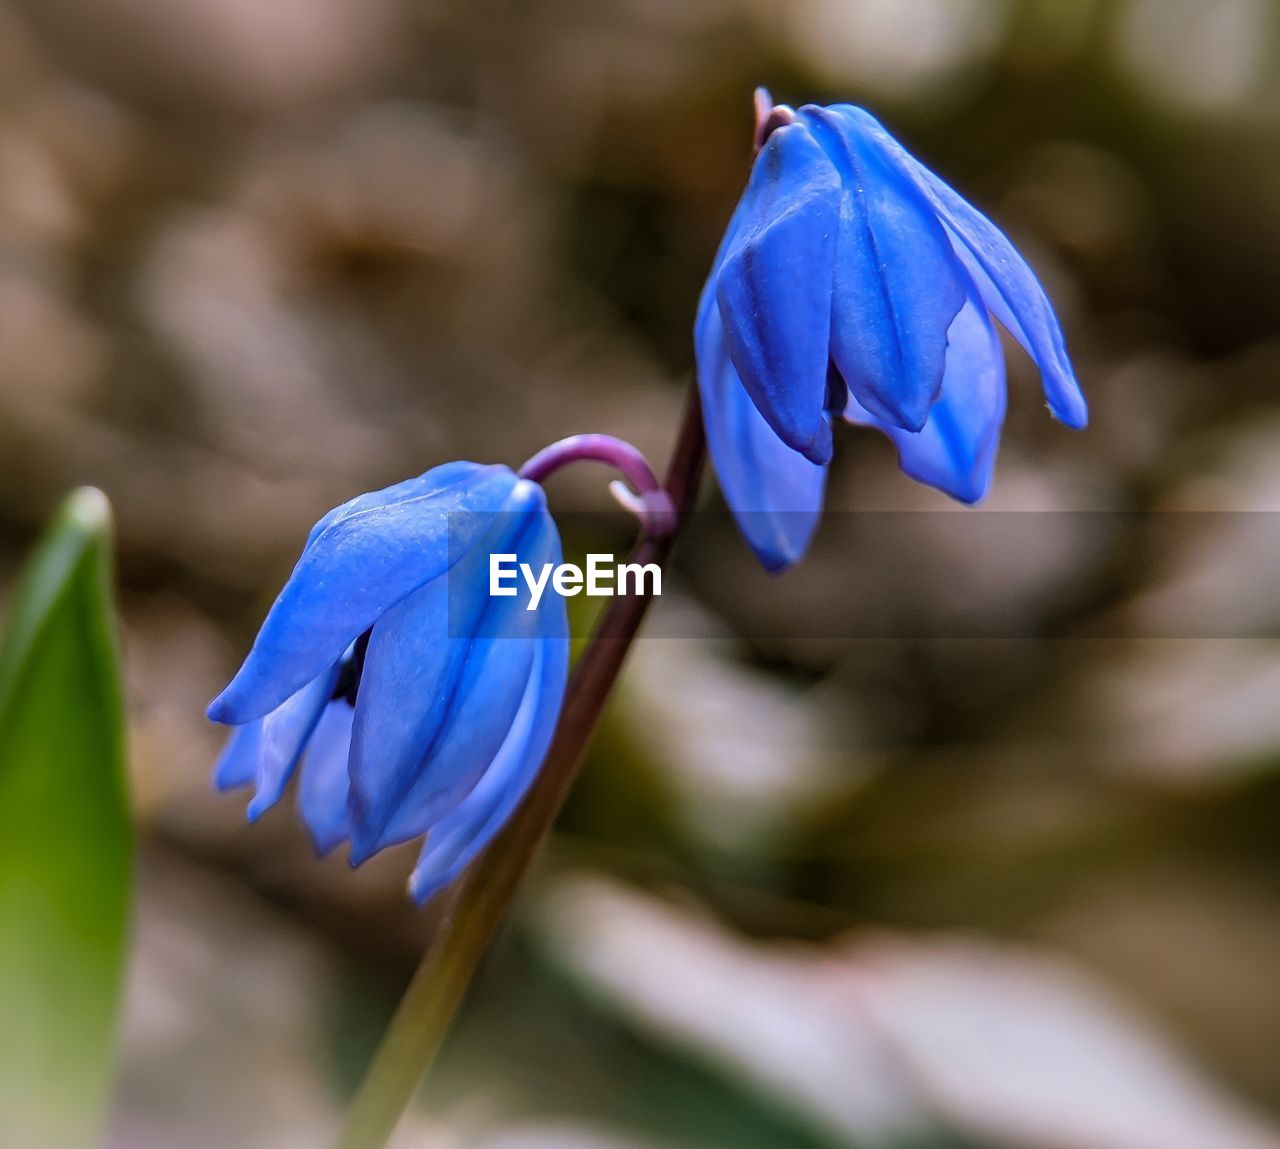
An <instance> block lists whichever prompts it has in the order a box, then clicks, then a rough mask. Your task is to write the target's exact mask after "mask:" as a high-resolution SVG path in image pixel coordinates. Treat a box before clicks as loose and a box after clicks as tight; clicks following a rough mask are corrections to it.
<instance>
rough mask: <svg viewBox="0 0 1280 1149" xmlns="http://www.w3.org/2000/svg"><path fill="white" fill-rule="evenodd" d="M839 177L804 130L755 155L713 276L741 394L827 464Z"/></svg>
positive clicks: (787, 132)
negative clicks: (748, 179)
mask: <svg viewBox="0 0 1280 1149" xmlns="http://www.w3.org/2000/svg"><path fill="white" fill-rule="evenodd" d="M840 201H841V191H840V178H839V175H838V174H837V172H836V170H835V168H834V167H832V165H831V161H830V160H829V159H828V158H827V156H826V154H825V153H824V152H823V150H822V149H821V148H820V147H819V146H818V144H817V142H816V141H815V140H814V138H813V135H812V134H811V133H810V131H809V129H808V127H807V126H805V125H804V124H792V125H790V126H788V127H784V128H779V129H778V130H776V131H775V132H774V133H773V134H772V135H771V136H770V137H769V142H768V143H767V144H766V145H765V146H764V148H763V149H762V150H761V152H760V155H759V156H758V157H757V159H756V162H755V166H754V167H753V168H752V171H751V181H750V183H749V184H748V185H747V190H746V192H745V193H744V194H743V197H742V203H741V205H740V207H739V210H738V211H737V212H735V216H734V222H733V225H732V228H731V231H732V235H733V240H732V242H731V243H730V244H729V245H728V247H727V249H726V251H725V252H724V255H723V262H722V263H721V264H720V267H719V270H718V272H717V273H715V274H714V279H715V283H716V298H717V301H718V304H719V308H720V316H721V319H722V320H723V322H724V332H725V341H726V344H727V346H728V348H729V354H730V356H731V357H732V359H733V362H734V365H735V366H736V368H737V371H738V374H739V376H740V377H741V379H742V382H743V385H744V386H745V387H746V389H747V393H748V394H749V395H750V396H751V398H752V399H753V400H755V404H756V406H757V407H758V408H759V409H760V412H761V414H762V415H763V416H764V418H765V420H766V421H767V422H768V423H769V425H770V426H771V427H772V428H773V429H774V431H775V432H776V433H777V435H778V437H779V438H780V439H781V440H782V441H783V442H784V443H786V444H787V445H788V446H789V447H791V448H793V449H794V450H796V451H800V452H801V453H803V454H804V455H805V456H807V457H808V458H809V459H811V460H812V461H813V462H815V463H826V462H828V461H829V460H830V459H831V446H832V444H831V426H830V424H829V423H828V421H827V418H826V413H825V405H826V397H827V364H828V361H829V343H830V328H831V324H830V314H831V290H832V281H833V277H834V274H835V253H836V226H837V222H838V219H839V212H840Z"/></svg>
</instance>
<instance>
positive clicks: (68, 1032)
mask: <svg viewBox="0 0 1280 1149" xmlns="http://www.w3.org/2000/svg"><path fill="white" fill-rule="evenodd" d="M110 532H111V512H110V507H109V506H108V504H107V501H106V498H105V497H104V496H103V495H102V493H101V492H99V491H95V490H90V489H85V490H80V491H77V492H75V493H74V494H72V495H71V496H70V497H69V498H68V499H67V501H66V502H65V503H64V504H63V506H62V509H61V510H60V511H59V513H58V515H57V517H56V519H55V521H54V523H53V525H52V527H51V528H50V529H49V531H48V534H47V535H46V536H45V538H44V541H43V542H42V543H41V545H40V547H39V549H38V550H37V553H36V555H35V557H34V559H33V560H32V562H31V564H30V566H29V567H28V569H27V572H26V574H25V576H24V578H23V580H22V582H21V585H20V587H19V589H18V591H17V593H16V595H15V596H14V598H13V599H12V608H11V613H10V616H9V620H8V626H7V629H6V633H5V637H4V642H3V644H0V1140H3V1144H4V1145H5V1146H22V1147H23V1149H81V1147H88V1146H93V1145H95V1144H97V1143H98V1142H99V1140H100V1138H101V1134H102V1127H103V1123H104V1118H105V1114H106V1108H107V1105H108V1100H109V1094H110V1088H111V1081H112V1072H113V1069H112V1067H113V1061H114V1044H115V1043H114V1037H115V1028H116V1015H117V1009H118V1005H119V999H120V991H121V985H122V980H123V970H124V960H125V954H126V950H127V944H128V918H129V901H130V874H131V869H132V831H131V826H130V820H129V808H128V799H127V793H126V789H127V787H126V778H125V761H124V713H123V711H124V707H123V697H122V690H121V681H120V661H119V656H118V653H117V646H116V635H115V621H114V611H113V607H112V595H111V543H110Z"/></svg>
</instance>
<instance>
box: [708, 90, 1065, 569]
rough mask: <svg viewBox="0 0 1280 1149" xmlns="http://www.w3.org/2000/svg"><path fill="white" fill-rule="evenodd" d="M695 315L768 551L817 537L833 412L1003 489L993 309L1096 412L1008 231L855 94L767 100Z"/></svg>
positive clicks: (735, 477)
mask: <svg viewBox="0 0 1280 1149" xmlns="http://www.w3.org/2000/svg"><path fill="white" fill-rule="evenodd" d="M761 95H763V96H764V99H763V100H761V99H760V97H759V96H758V107H759V113H758V121H759V123H758V127H757V142H758V144H759V151H758V155H757V157H756V160H755V164H754V167H753V169H752V172H751V178H750V181H749V183H748V185H747V189H746V191H745V192H744V193H743V196H742V199H741V200H740V201H739V203H738V206H737V209H736V210H735V212H734V214H733V218H732V220H731V221H730V223H729V227H728V230H727V232H726V234H725V237H724V240H723V242H722V243H721V245H720V250H719V252H718V253H717V255H716V258H715V263H714V265H713V267H712V270H711V274H710V276H709V278H708V280H707V284H706V287H705V289H704V290H703V293H702V298H701V301H700V303H699V308H698V316H697V322H696V326H695V340H694V341H695V350H696V353H697V360H698V378H699V386H700V388H701V392H702V400H703V409H704V413H705V420H706V426H707V438H708V443H709V446H710V450H711V454H712V458H713V460H714V462H715V464H716V470H717V473H718V475H719V478H720V483H721V487H722V488H723V490H724V492H725V497H726V499H727V500H728V502H729V504H730V506H731V508H732V509H733V510H734V512H735V514H736V515H737V517H738V520H739V523H740V525H741V527H742V530H743V533H744V534H745V535H746V536H747V539H748V541H749V542H750V543H751V545H752V547H753V548H754V549H755V550H756V552H757V554H758V555H759V556H760V559H761V561H762V562H763V563H764V564H765V566H767V567H769V568H770V569H780V568H782V567H785V566H788V565H789V564H791V563H793V562H795V561H796V560H797V559H798V558H799V557H800V556H801V555H802V554H803V553H804V551H805V549H806V547H807V546H808V543H809V540H810V538H811V536H812V534H813V531H814V528H815V526H816V524H817V519H818V517H819V514H820V512H821V508H822V499H823V491H824V486H825V480H826V466H827V464H828V463H829V462H830V459H831V455H832V429H831V420H832V419H833V418H839V417H843V418H844V419H846V420H848V421H849V422H852V423H857V424H862V425H865V426H870V427H875V428H877V429H879V430H881V431H883V432H884V433H885V434H886V435H887V436H888V437H889V438H890V439H891V440H892V441H893V443H894V445H895V446H896V447H897V450H898V456H899V463H900V465H901V467H902V470H903V471H904V472H905V473H906V474H908V475H910V476H911V477H912V478H915V479H918V480H919V481H921V482H923V483H927V484H929V485H930V486H934V487H937V488H938V489H939V490H941V491H944V492H946V493H947V494H948V495H951V496H952V497H953V498H956V499H959V500H961V501H963V502H970V503H972V502H977V501H978V500H979V499H981V498H982V497H983V495H985V494H986V491H987V488H988V486H989V484H990V480H991V474H992V471H993V468H994V466H995V456H996V449H997V445H998V442H999V437H1000V428H1001V425H1002V423H1003V421H1004V414H1005V374H1004V358H1003V353H1002V351H1001V347H1000V343H999V340H998V337H997V335H996V331H995V327H994V325H993V323H992V317H994V318H995V319H997V320H999V322H1000V323H1001V324H1002V325H1003V326H1004V327H1005V328H1006V329H1007V330H1008V331H1009V332H1010V334H1011V335H1013V337H1014V338H1015V339H1016V340H1017V341H1018V342H1019V343H1021V344H1022V346H1023V347H1024V348H1025V349H1026V350H1027V352H1028V354H1030V356H1031V357H1032V358H1033V359H1034V360H1035V362H1036V365H1037V366H1038V367H1039V369H1040V373H1041V377H1042V380H1043V384H1044V392H1045V396H1046V398H1047V400H1048V404H1049V409H1050V410H1051V411H1052V412H1053V414H1054V415H1055V416H1056V417H1057V418H1058V419H1059V420H1061V421H1062V422H1063V423H1065V424H1067V425H1068V426H1070V427H1077V428H1079V427H1083V426H1084V425H1085V423H1086V421H1087V411H1086V407H1085V401H1084V397H1083V395H1082V394H1081V392H1080V388H1079V386H1078V384H1077V383H1076V379H1075V375H1074V373H1073V371H1072V367H1071V363H1070V360H1069V359H1068V357H1067V352H1066V346H1065V343H1064V341H1063V336H1062V330H1061V328H1060V327H1059V324H1058V320H1057V318H1056V317H1055V315H1054V312H1053V308H1052V306H1051V305H1050V303H1049V301H1048V299H1047V298H1046V296H1045V294H1044V291H1043V289H1042V288H1041V287H1040V284H1039V283H1038V282H1037V280H1036V278H1035V275H1034V274H1033V273H1032V271H1031V269H1030V268H1029V267H1028V266H1027V264H1026V262H1025V261H1024V260H1023V258H1022V257H1021V256H1020V255H1019V254H1018V252H1017V251H1016V250H1015V249H1014V247H1013V245H1012V244H1011V243H1010V242H1009V240H1008V238H1007V237H1006V236H1005V235H1004V234H1003V233H1002V232H1001V231H1000V230H999V229H998V228H997V227H996V226H995V225H994V224H993V223H992V222H991V221H990V220H988V219H987V218H986V217H985V216H984V215H982V214H981V213H980V212H979V211H977V210H976V209H975V208H974V207H972V206H971V205H970V204H969V203H968V202H967V201H966V200H965V199H963V198H962V197H961V196H960V195H958V194H957V193H956V192H955V191H953V190H952V189H951V188H950V187H948V186H947V185H946V184H945V183H943V182H942V180H940V179H939V178H938V177H937V176H935V175H934V174H933V173H932V172H930V171H929V170H928V169H927V168H926V167H924V165H923V164H921V163H920V162H919V161H918V160H916V159H914V158H913V157H912V156H911V155H909V154H908V153H907V152H906V150H905V149H904V148H903V147H902V146H901V145H900V144H899V143H898V142H897V141H896V140H894V139H893V137H892V136H890V135H889V134H888V132H886V131H885V129H884V128H883V127H881V125H880V124H879V123H878V122H877V121H876V120H875V119H874V118H873V117H872V116H871V115H869V114H868V113H867V112H865V111H863V110H862V109H861V108H856V107H853V106H852V105H849V104H837V105H834V106H832V107H817V106H814V105H809V106H806V107H803V108H800V109H799V110H798V111H793V110H792V109H790V108H786V107H779V108H772V107H770V103H771V101H769V100H768V99H767V94H766V93H761Z"/></svg>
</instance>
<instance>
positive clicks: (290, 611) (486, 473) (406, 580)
mask: <svg viewBox="0 0 1280 1149" xmlns="http://www.w3.org/2000/svg"><path fill="white" fill-rule="evenodd" d="M433 476H435V477H433ZM515 484H516V476H515V474H514V473H513V472H512V471H511V470H510V469H509V468H507V467H500V466H490V467H484V466H480V465H479V464H475V463H465V464H456V463H455V464H449V465H448V466H447V467H439V468H436V469H435V470H434V471H428V472H427V474H426V475H423V476H421V478H420V479H417V480H410V482H409V483H401V484H398V485H397V486H396V487H392V488H388V491H384V492H379V493H378V494H376V495H362V496H361V497H360V498H359V499H355V500H353V501H352V502H351V503H348V504H346V505H345V506H344V507H340V508H338V510H337V511H336V512H331V513H330V516H327V517H326V519H327V521H326V520H321V522H322V523H323V524H324V525H323V526H321V527H320V529H319V530H318V531H315V532H313V537H312V538H311V540H310V542H309V545H308V546H307V549H306V550H305V551H304V552H303V554H302V557H301V558H300V559H299V560H298V564H297V566H296V567H295V568H294V571H293V574H292V575H291V576H290V578H289V581H288V582H287V583H286V584H285V587H284V589H283V590H282V591H281V592H280V597H279V598H277V599H276V602H275V605H274V606H272V608H271V611H270V613H268V615H267V618H266V621H265V622H264V623H263V624H262V629H261V630H260V631H259V632H258V637H257V640H256V641H255V642H254V644H253V649H252V650H251V651H250V652H249V657H248V658H246V659H245V662H244V665H243V666H242V667H241V668H240V672H239V673H238V674H237V675H236V676H235V678H234V679H233V680H232V682H231V684H230V685H229V686H228V687H227V688H226V690H224V691H223V692H222V694H220V695H219V696H218V697H217V698H216V699H214V701H213V702H212V703H211V704H210V706H209V717H210V718H212V719H213V720H214V721H215V722H227V723H232V724H235V725H241V724H243V723H246V722H249V721H251V720H253V719H254V718H260V717H261V716H262V715H264V714H266V713H268V712H269V711H271V710H274V709H275V708H276V707H277V706H279V705H280V704H281V703H282V702H283V701H284V700H285V699H286V698H288V697H289V696H290V695H292V694H293V693H295V692H296V691H297V690H299V689H301V687H302V686H303V685H305V684H306V683H307V682H310V681H311V680H312V679H313V678H315V677H316V676H317V675H318V674H320V673H321V672H322V671H323V670H324V669H325V668H326V667H328V666H330V665H331V664H333V663H334V662H336V661H337V660H338V659H339V658H340V657H341V656H342V652H343V651H344V650H345V649H346V648H347V647H348V646H349V645H350V644H351V642H352V641H354V640H355V639H356V638H357V637H359V636H360V635H361V634H362V633H363V632H364V631H366V630H367V629H368V628H369V627H370V626H371V625H372V624H373V623H374V622H375V621H376V620H377V619H378V618H379V616H381V615H382V614H383V613H384V612H385V611H386V610H387V609H388V608H390V607H392V606H394V605H395V604H396V603H397V602H399V601H400V600H402V599H403V598H405V596H406V595H409V594H411V593H412V592H413V591H415V590H416V589H417V588H418V587H420V586H422V585H423V584H424V583H427V582H430V581H431V580H432V579H434V578H436V577H437V576H438V575H440V574H442V573H444V571H446V570H447V569H448V568H449V567H450V566H451V565H452V563H453V562H455V561H456V560H457V558H458V556H459V554H461V553H462V551H463V550H464V549H465V548H466V547H468V546H469V545H470V543H471V542H473V541H474V538H473V535H474V534H475V533H479V532H480V531H482V530H484V529H485V528H486V527H487V525H488V520H487V517H486V516H485V515H484V514H475V513H472V512H485V511H495V510H497V509H498V508H499V507H500V506H501V505H502V502H503V500H504V499H505V498H506V497H507V495H509V494H510V492H511V490H512V488H513V487H514V486H515ZM390 492H396V493H395V494H390ZM384 498H385V501H383V499H384ZM468 532H472V534H468Z"/></svg>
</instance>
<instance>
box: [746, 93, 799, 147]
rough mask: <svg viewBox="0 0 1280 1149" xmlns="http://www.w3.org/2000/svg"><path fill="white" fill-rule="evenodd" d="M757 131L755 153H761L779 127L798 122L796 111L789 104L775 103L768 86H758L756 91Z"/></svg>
mask: <svg viewBox="0 0 1280 1149" xmlns="http://www.w3.org/2000/svg"><path fill="white" fill-rule="evenodd" d="M755 107H756V133H755V148H754V152H753V154H754V155H757V156H758V155H759V154H760V149H761V148H763V147H764V145H765V143H766V141H767V140H768V139H769V137H770V136H771V135H772V134H773V133H774V132H775V131H777V130H778V129H779V128H785V127H786V126H787V125H788V124H794V123H795V122H796V111H795V109H794V108H792V107H790V106H789V105H787V104H775V103H774V102H773V96H772V95H770V94H769V89H768V88H764V87H761V88H757V89H756V92H755Z"/></svg>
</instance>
